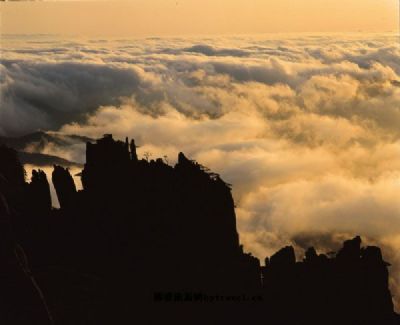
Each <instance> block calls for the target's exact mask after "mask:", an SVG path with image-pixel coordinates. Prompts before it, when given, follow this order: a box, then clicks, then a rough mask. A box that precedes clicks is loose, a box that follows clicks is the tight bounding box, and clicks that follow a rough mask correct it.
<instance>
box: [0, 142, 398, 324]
mask: <svg viewBox="0 0 400 325" xmlns="http://www.w3.org/2000/svg"><path fill="white" fill-rule="evenodd" d="M86 154H87V162H86V164H85V166H84V169H83V171H82V184H83V190H81V191H77V190H76V187H75V184H74V182H73V178H72V176H71V175H70V173H69V171H68V170H67V169H64V168H62V167H60V166H55V168H54V171H53V174H52V181H53V184H54V186H55V189H56V192H57V196H58V199H59V202H60V206H61V208H60V209H53V208H51V205H50V190H49V183H48V181H47V178H46V175H45V174H44V173H43V172H41V171H35V172H34V174H33V177H32V181H31V183H26V182H25V180H24V171H23V168H22V166H21V165H20V164H19V162H18V159H17V158H16V157H17V156H16V153H15V152H14V151H13V150H10V149H7V148H5V147H1V148H0V185H1V187H0V194H1V196H0V198H1V200H0V217H1V224H2V228H1V237H0V238H1V251H0V252H1V255H0V258H1V265H2V270H1V274H2V277H1V278H0V282H1V283H0V284H1V287H2V288H6V289H5V290H1V291H0V303H1V304H0V321H2V322H1V324H3V323H5V324H134V323H138V324H162V323H165V324H255V323H258V324H335V325H338V324H377V325H378V324H399V321H398V317H397V315H396V314H395V313H394V311H393V303H392V298H391V295H390V292H389V289H388V271H387V266H388V265H387V263H385V262H384V261H383V259H382V254H381V251H380V249H379V248H378V247H366V248H362V247H361V239H360V238H359V237H356V238H354V239H352V240H349V241H346V242H345V243H344V246H343V248H342V250H340V251H339V252H338V253H337V255H336V257H333V258H332V257H331V258H328V257H327V256H325V255H318V254H317V252H316V251H315V249H313V248H310V249H309V250H308V251H307V252H306V254H305V258H304V260H303V261H301V262H296V258H295V254H294V250H293V248H292V247H290V246H289V247H285V248H283V249H282V250H281V251H279V252H277V253H276V254H275V255H274V256H272V257H271V258H270V259H266V264H265V267H261V266H260V263H259V261H258V259H256V258H255V257H253V256H251V254H246V253H244V252H243V248H242V246H241V245H240V242H239V236H238V233H237V230H236V217H235V211H234V202H233V199H232V195H231V189H230V186H229V185H228V184H226V183H225V182H224V181H223V180H221V178H220V177H219V175H217V174H214V173H211V172H209V171H207V169H206V168H205V167H203V166H201V165H199V164H198V163H196V162H194V161H191V160H189V159H187V158H186V157H185V155H184V154H183V153H180V154H179V157H178V163H177V164H176V165H175V166H174V167H172V166H169V165H167V164H166V163H164V161H163V160H161V159H157V160H151V161H147V160H140V159H138V157H137V154H136V146H135V143H134V141H131V143H129V141H128V139H126V141H125V142H122V141H115V140H113V138H112V136H111V135H106V136H104V138H102V139H99V140H97V141H96V143H94V144H92V143H88V144H87V153H86ZM10 283H12V285H10ZM27 320H29V321H27Z"/></svg>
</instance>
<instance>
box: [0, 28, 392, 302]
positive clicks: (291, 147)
mask: <svg viewBox="0 0 400 325" xmlns="http://www.w3.org/2000/svg"><path fill="white" fill-rule="evenodd" d="M6 42H8V43H9V44H10V46H7V47H6V49H7V50H5V51H4V52H5V53H4V55H3V59H2V66H1V89H2V93H1V96H2V106H1V109H0V133H1V134H3V135H11V134H22V133H26V132H29V131H31V130H33V129H37V128H44V129H49V130H53V131H59V132H61V133H72V134H80V135H85V136H89V137H97V136H100V135H102V134H104V133H113V134H115V136H117V137H121V138H124V137H125V136H129V137H134V138H135V139H136V141H137V143H138V144H140V145H141V148H140V151H139V152H140V153H141V154H144V153H145V152H149V153H151V154H152V155H153V156H164V155H167V156H168V159H169V161H170V162H171V163H173V162H174V161H175V159H176V155H177V153H178V152H179V151H180V150H182V151H185V152H186V153H187V154H188V155H189V156H190V157H192V158H194V159H197V160H198V161H200V162H201V163H202V164H204V165H206V166H208V167H210V168H211V169H213V170H215V171H217V172H219V173H221V175H222V176H223V178H224V179H225V180H226V181H228V182H229V183H232V184H233V185H234V196H235V200H236V202H237V206H238V209H237V215H238V227H239V230H240V234H241V240H242V241H243V242H244V244H245V246H246V249H247V250H249V251H252V252H253V253H254V254H256V255H257V256H259V257H261V258H264V257H265V256H266V255H267V254H271V253H273V251H274V250H276V249H277V248H279V247H280V246H282V245H287V244H290V243H291V244H293V245H295V246H296V248H297V250H298V252H299V254H301V253H300V252H301V249H303V248H307V246H309V245H315V246H316V247H317V249H319V250H336V249H337V248H338V245H339V244H340V242H341V241H342V240H343V239H344V238H346V237H348V236H353V235H356V234H359V235H361V236H363V237H364V238H365V240H366V242H367V243H371V244H379V245H381V246H383V247H385V254H386V258H387V259H388V260H390V261H391V262H392V264H393V267H392V285H393V287H394V288H399V287H400V285H399V284H400V279H399V276H398V271H400V255H399V253H398V251H399V250H398V248H399V245H400V200H399V196H400V128H399V125H400V60H399V57H400V49H399V47H398V46H396V45H395V39H394V38H393V37H392V36H390V35H368V36H364V37H361V36H359V35H358V36H357V35H353V36H351V35H335V36H321V35H314V36H312V35H309V36H305V35H303V36H293V35H292V36H285V37H280V38H278V37H242V38H237V37H236V38H233V37H232V38H212V39H205V38H203V39H155V38H153V39H142V40H126V39H125V40H122V39H120V40H116V39H114V40H80V41H77V40H74V41H73V42H71V41H69V40H62V39H54V38H49V37H47V36H40V37H39V36H38V37H37V38H36V39H34V40H29V41H26V40H24V39H22V38H21V37H11V36H10V37H9V38H8V39H7V40H6ZM52 150H53V151H54V152H57V154H58V155H61V156H62V155H64V156H65V157H71V156H73V157H76V156H77V155H82V150H81V148H80V151H76V148H74V147H67V148H47V151H46V153H50V152H51V151H52ZM396 273H397V274H396ZM399 296H400V290H398V291H396V297H395V298H397V299H398V297H399Z"/></svg>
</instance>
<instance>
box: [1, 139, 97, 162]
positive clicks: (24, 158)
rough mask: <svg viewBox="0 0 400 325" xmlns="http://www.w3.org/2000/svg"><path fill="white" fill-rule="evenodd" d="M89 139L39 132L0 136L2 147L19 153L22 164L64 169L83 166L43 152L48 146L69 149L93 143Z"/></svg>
mask: <svg viewBox="0 0 400 325" xmlns="http://www.w3.org/2000/svg"><path fill="white" fill-rule="evenodd" d="M93 141H94V140H93V139H91V138H89V137H84V136H79V135H69V134H60V133H56V132H45V131H37V132H34V133H29V134H26V135H23V136H19V137H4V136H0V145H5V146H7V147H10V148H13V149H15V150H16V151H17V152H18V155H19V158H20V161H21V163H23V164H31V165H35V166H38V167H43V166H53V165H61V166H64V167H73V166H75V167H82V164H80V163H78V162H75V161H69V160H67V159H64V158H61V157H57V156H55V155H50V154H45V153H43V152H42V151H43V150H44V149H45V148H46V146H48V145H55V146H57V147H60V148H62V147H68V146H70V145H72V144H76V143H86V142H93Z"/></svg>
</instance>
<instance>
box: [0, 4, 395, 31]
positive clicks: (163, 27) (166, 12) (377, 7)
mask: <svg viewBox="0 0 400 325" xmlns="http://www.w3.org/2000/svg"><path fill="white" fill-rule="evenodd" d="M397 2H398V1H396V0H304V1H297V0H218V1H216V0H126V1H57V0H55V1H47V2H46V1H12V2H11V1H10V2H2V3H1V5H0V9H1V14H2V15H1V19H2V24H1V31H2V33H3V34H4V33H11V34H21V33H23V34H32V33H33V34H35V33H53V34H70V35H84V36H100V35H101V36H103V37H104V36H165V35H170V36H171V35H203V34H238V33H240V34H253V33H270V32H280V33H287V32H360V31H361V32H388V31H394V30H395V29H396V28H397V5H398V3H397Z"/></svg>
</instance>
